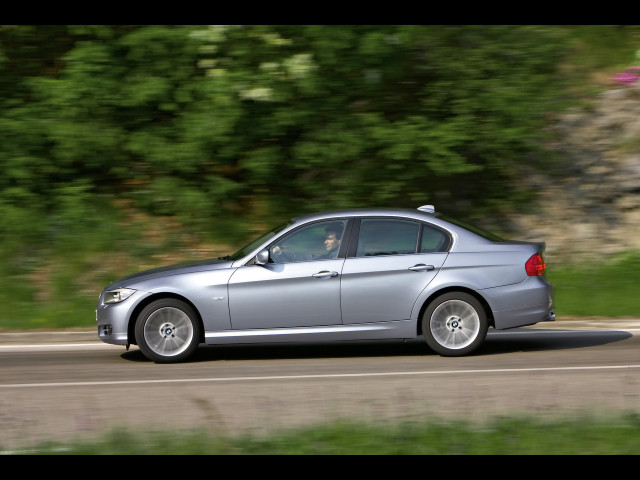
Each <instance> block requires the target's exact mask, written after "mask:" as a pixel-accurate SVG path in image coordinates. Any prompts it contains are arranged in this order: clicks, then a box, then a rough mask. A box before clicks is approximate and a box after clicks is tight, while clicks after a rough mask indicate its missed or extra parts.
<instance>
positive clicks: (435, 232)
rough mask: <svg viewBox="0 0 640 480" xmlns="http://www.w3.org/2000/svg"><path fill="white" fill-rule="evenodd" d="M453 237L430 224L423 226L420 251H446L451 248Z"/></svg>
mask: <svg viewBox="0 0 640 480" xmlns="http://www.w3.org/2000/svg"><path fill="white" fill-rule="evenodd" d="M450 244H451V237H449V235H447V234H446V233H445V232H443V231H442V230H439V229H437V228H434V227H430V226H429V225H423V226H422V238H421V240H420V253H434V252H446V251H447V250H449V246H450Z"/></svg>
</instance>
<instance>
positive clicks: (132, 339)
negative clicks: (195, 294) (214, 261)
mask: <svg viewBox="0 0 640 480" xmlns="http://www.w3.org/2000/svg"><path fill="white" fill-rule="evenodd" d="M164 298H173V299H175V300H180V301H183V302H184V303H186V304H187V305H189V306H190V307H191V308H193V311H194V312H196V315H197V320H198V323H199V324H200V331H201V332H202V336H201V338H200V343H202V342H204V322H203V321H202V315H200V312H199V311H198V309H197V308H196V306H195V305H194V304H193V303H192V302H190V301H189V299H188V298H186V297H183V296H182V295H178V294H177V293H171V292H162V293H154V294H153V295H149V296H148V297H146V298H145V299H144V300H142V301H141V302H140V303H139V304H138V305H137V306H136V308H134V309H133V311H132V312H131V316H130V317H129V322H128V325H127V338H128V339H129V343H130V344H131V345H137V340H136V333H135V330H136V320H137V319H138V316H139V315H140V312H142V310H144V309H145V308H146V306H147V305H149V304H150V303H152V302H155V301H156V300H161V299H164Z"/></svg>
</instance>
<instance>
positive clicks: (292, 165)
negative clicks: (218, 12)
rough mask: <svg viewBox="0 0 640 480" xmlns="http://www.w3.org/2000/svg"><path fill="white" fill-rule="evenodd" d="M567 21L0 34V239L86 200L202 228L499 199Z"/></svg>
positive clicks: (86, 213) (554, 90)
mask: <svg viewBox="0 0 640 480" xmlns="http://www.w3.org/2000/svg"><path fill="white" fill-rule="evenodd" d="M570 30H571V29H570V28H562V27H549V26H526V25H524V26H490V27H487V26H442V25H440V26H410V25H402V26H378V25H359V26H323V25H307V26H293V25H283V26H274V25H250V26H197V25H189V26H160V25H150V26H127V25H118V26H109V25H99V26H80V25H73V26H64V25H60V26H52V25H35V26H26V25H19V26H2V27H0V59H1V61H0V87H1V88H0V106H1V108H2V110H1V111H2V113H1V114H0V132H2V142H0V162H2V168H3V173H4V174H3V176H2V178H1V179H0V218H1V220H0V235H2V237H3V239H4V238H7V237H11V238H14V239H15V238H19V239H20V241H21V242H24V241H31V240H33V241H37V240H39V239H42V238H44V237H46V236H48V237H49V238H51V235H53V237H54V238H55V237H56V235H57V233H58V232H62V230H64V229H65V228H67V227H68V228H80V227H81V226H82V225H83V224H85V223H88V224H89V226H92V222H94V221H95V217H96V215H95V213H94V214H92V211H94V212H95V203H96V202H97V201H98V200H97V198H98V197H99V196H103V197H106V198H120V199H122V198H130V199H132V200H134V201H135V205H136V207H137V208H140V209H142V210H144V211H146V212H148V213H150V214H152V215H169V216H175V217H176V218H178V219H179V220H180V221H181V222H183V223H185V224H188V225H190V226H191V227H192V228H196V229H201V230H202V231H203V232H210V231H211V230H212V229H213V230H214V233H215V227H214V226H213V225H214V224H215V220H216V218H220V217H223V216H227V215H229V214H231V215H234V216H235V217H236V218H237V219H238V220H241V219H243V218H244V219H254V218H259V217H260V216H264V215H265V214H268V215H269V218H274V217H275V219H274V221H273V222H270V223H275V222H276V221H278V220H279V219H280V217H283V216H288V215H290V214H293V213H300V212H302V211H309V210H317V209H328V208H334V207H353V206H364V205H378V206H382V205H395V206H411V207H413V206H415V205H416V204H419V203H435V204H438V205H439V206H440V208H441V209H443V210H446V211H449V212H451V213H473V212H474V211H481V210H482V209H486V208H495V205H497V204H499V203H500V202H504V201H506V200H507V199H512V198H514V199H517V198H518V195H517V194H518V193H521V194H523V195H524V194H526V192H518V191H517V181H514V180H515V179H517V176H518V175H520V174H522V168H521V167H522V166H523V165H527V166H528V167H531V166H532V165H533V166H535V165H540V166H542V165H543V164H544V161H545V158H544V154H543V153H544V152H542V151H541V150H540V147H539V146H540V144H541V142H540V140H541V135H542V134H541V127H542V126H543V125H544V123H545V118H546V117H545V114H547V113H549V112H553V111H554V110H555V109H557V108H558V106H559V103H558V102H559V101H560V100H562V98H561V96H560V95H559V92H561V91H562V89H561V88H560V86H561V82H562V81H563V77H561V76H559V75H557V66H558V65H559V63H560V62H561V61H563V59H564V58H565V57H566V55H567V54H568V45H570V44H569V42H568V41H567V38H568V31H570ZM509 202H511V200H509ZM267 212H268V213H267Z"/></svg>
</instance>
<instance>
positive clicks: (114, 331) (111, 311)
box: [96, 292, 146, 345]
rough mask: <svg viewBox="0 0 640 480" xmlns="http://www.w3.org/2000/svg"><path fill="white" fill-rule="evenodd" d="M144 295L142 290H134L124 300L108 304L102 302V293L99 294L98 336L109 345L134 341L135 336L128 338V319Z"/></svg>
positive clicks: (126, 343)
mask: <svg viewBox="0 0 640 480" xmlns="http://www.w3.org/2000/svg"><path fill="white" fill-rule="evenodd" d="M145 295H146V294H145V293H144V292H135V293H134V294H133V295H131V296H130V297H129V298H127V299H126V300H124V301H122V302H120V303H113V304H109V305H105V304H104V303H103V302H102V295H100V300H99V301H98V307H97V308H96V323H97V325H98V338H99V339H100V340H102V341H103V342H104V343H109V344H111V345H129V344H132V343H135V338H129V319H130V318H131V317H132V315H133V312H134V310H135V308H136V306H137V305H138V303H139V302H140V300H142V298H144V296H145Z"/></svg>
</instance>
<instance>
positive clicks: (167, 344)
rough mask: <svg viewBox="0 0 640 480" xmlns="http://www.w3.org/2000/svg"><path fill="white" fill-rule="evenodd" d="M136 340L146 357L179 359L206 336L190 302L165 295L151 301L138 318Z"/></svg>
mask: <svg viewBox="0 0 640 480" xmlns="http://www.w3.org/2000/svg"><path fill="white" fill-rule="evenodd" d="M135 334H136V341H137V343H138V346H139V347H140V350H141V351H142V353H143V354H144V356H145V357H147V358H149V359H150V360H154V361H156V362H159V363H171V362H179V361H182V360H184V359H186V358H187V357H189V356H191V355H192V354H193V353H194V352H195V350H196V348H198V345H199V344H200V338H201V336H202V330H201V327H200V322H199V321H198V317H197V314H196V312H195V311H194V310H193V308H191V306H190V305H188V304H186V303H185V302H182V301H180V300H175V299H172V298H165V299H161V300H156V301H155V302H152V303H150V304H149V305H147V306H146V307H145V308H144V310H142V312H140V315H138V319H137V320H136V327H135Z"/></svg>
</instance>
